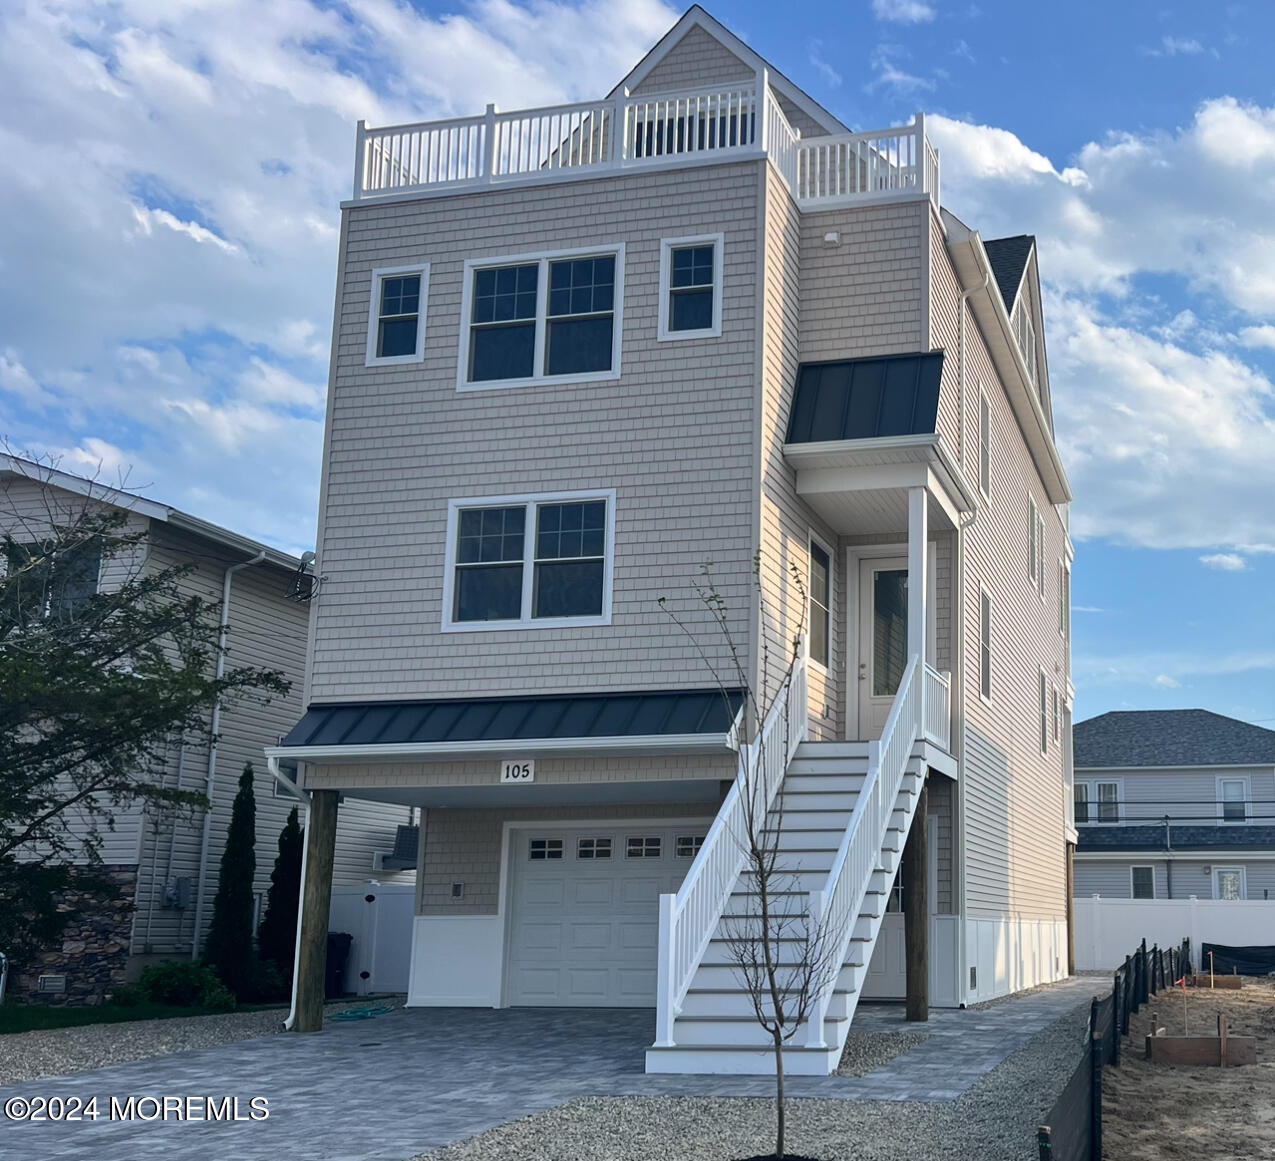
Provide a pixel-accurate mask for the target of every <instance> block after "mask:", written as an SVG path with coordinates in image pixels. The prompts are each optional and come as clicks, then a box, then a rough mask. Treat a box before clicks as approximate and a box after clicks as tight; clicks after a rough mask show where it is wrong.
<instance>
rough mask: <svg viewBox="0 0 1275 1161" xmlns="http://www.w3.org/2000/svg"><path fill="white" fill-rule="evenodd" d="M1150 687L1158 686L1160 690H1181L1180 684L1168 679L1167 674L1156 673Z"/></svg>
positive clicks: (1173, 679)
mask: <svg viewBox="0 0 1275 1161" xmlns="http://www.w3.org/2000/svg"><path fill="white" fill-rule="evenodd" d="M1151 684H1152V685H1155V686H1158V687H1159V688H1160V689H1181V688H1182V683H1181V682H1180V681H1178V680H1176V679H1175V678H1172V677H1170V676H1169V675H1168V674H1167V673H1158V674H1156V676H1155V678H1154V679H1153V680H1152V682H1151Z"/></svg>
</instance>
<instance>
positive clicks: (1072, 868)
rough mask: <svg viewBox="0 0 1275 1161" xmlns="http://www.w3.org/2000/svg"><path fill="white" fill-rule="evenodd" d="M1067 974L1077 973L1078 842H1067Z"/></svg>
mask: <svg viewBox="0 0 1275 1161" xmlns="http://www.w3.org/2000/svg"><path fill="white" fill-rule="evenodd" d="M1066 848H1067V856H1066V857H1067V862H1066V875H1065V880H1066V884H1067V904H1066V906H1067V974H1068V975H1069V976H1074V975H1075V974H1076V898H1075V896H1076V844H1075V843H1067V844H1066Z"/></svg>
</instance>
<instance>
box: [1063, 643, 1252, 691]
mask: <svg viewBox="0 0 1275 1161" xmlns="http://www.w3.org/2000/svg"><path fill="white" fill-rule="evenodd" d="M1072 668H1073V678H1074V680H1075V682H1076V684H1077V685H1078V686H1079V685H1081V684H1082V683H1083V684H1084V685H1086V686H1108V685H1125V684H1128V685H1147V686H1159V687H1161V688H1177V686H1168V685H1167V682H1169V681H1173V682H1177V683H1178V686H1180V685H1182V684H1183V683H1184V681H1185V680H1186V679H1190V678H1201V677H1231V676H1236V675H1239V674H1245V673H1263V672H1267V671H1269V670H1275V653H1271V652H1261V651H1254V652H1247V653H1224V654H1216V653H1202V654H1199V655H1193V654H1189V653H1166V652H1150V651H1149V652H1140V653H1132V654H1128V655H1115V656H1103V655H1100V654H1096V653H1083V654H1082V653H1077V654H1076V655H1075V657H1074V658H1073V661H1072ZM1162 679H1163V680H1162Z"/></svg>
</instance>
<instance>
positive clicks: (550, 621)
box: [442, 488, 615, 633]
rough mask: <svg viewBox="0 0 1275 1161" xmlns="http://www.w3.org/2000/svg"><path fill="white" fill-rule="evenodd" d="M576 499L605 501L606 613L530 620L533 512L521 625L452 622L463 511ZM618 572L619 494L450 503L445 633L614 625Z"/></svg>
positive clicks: (605, 492)
mask: <svg viewBox="0 0 1275 1161" xmlns="http://www.w3.org/2000/svg"><path fill="white" fill-rule="evenodd" d="M576 500H605V501H606V505H607V523H606V543H605V545H604V546H603V551H604V552H605V554H606V555H605V557H604V558H603V562H602V612H601V613H600V614H599V615H598V616H589V617H532V615H531V595H532V583H533V580H534V578H535V571H536V570H535V554H534V552H533V551H529V547H528V546H532V547H534V536H535V525H534V515H535V514H534V512H529V513H528V520H527V524H526V526H525V529H524V531H523V548H522V563H523V569H522V606H521V607H522V612H523V615H522V616H521V617H519V618H518V619H517V620H508V621H455V620H453V619H452V608H453V602H454V601H455V578H456V531H457V527H458V525H459V523H460V512H461V509H462V508H512V507H514V506H516V505H519V504H525V505H527V506H528V507H529V508H530V507H531V506H532V505H534V504H557V503H562V502H567V503H570V502H572V501H576ZM614 572H615V489H614V488H598V489H595V490H593V491H587V492H536V493H532V494H528V495H522V496H477V497H472V498H467V499H457V500H449V501H448V502H447V549H446V552H445V554H444V557H443V624H442V630H443V632H444V633H485V632H493V631H496V630H501V629H580V628H587V627H589V626H592V625H609V624H611V595H612V581H613V576H614Z"/></svg>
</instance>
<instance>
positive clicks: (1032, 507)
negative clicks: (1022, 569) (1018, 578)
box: [1027, 496, 1040, 586]
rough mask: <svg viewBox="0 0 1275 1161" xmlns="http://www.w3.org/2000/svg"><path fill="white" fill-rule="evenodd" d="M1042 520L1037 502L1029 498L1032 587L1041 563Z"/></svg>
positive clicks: (1028, 518) (1028, 568)
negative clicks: (1037, 510)
mask: <svg viewBox="0 0 1275 1161" xmlns="http://www.w3.org/2000/svg"><path fill="white" fill-rule="evenodd" d="M1039 534H1040V518H1039V516H1038V515H1037V512H1036V501H1035V500H1033V499H1032V498H1031V497H1030V496H1029V497H1028V498H1027V575H1028V577H1029V578H1030V579H1031V582H1032V585H1033V586H1034V585H1035V584H1036V569H1037V566H1038V565H1039V563H1040V540H1039V539H1038V538H1039Z"/></svg>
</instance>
